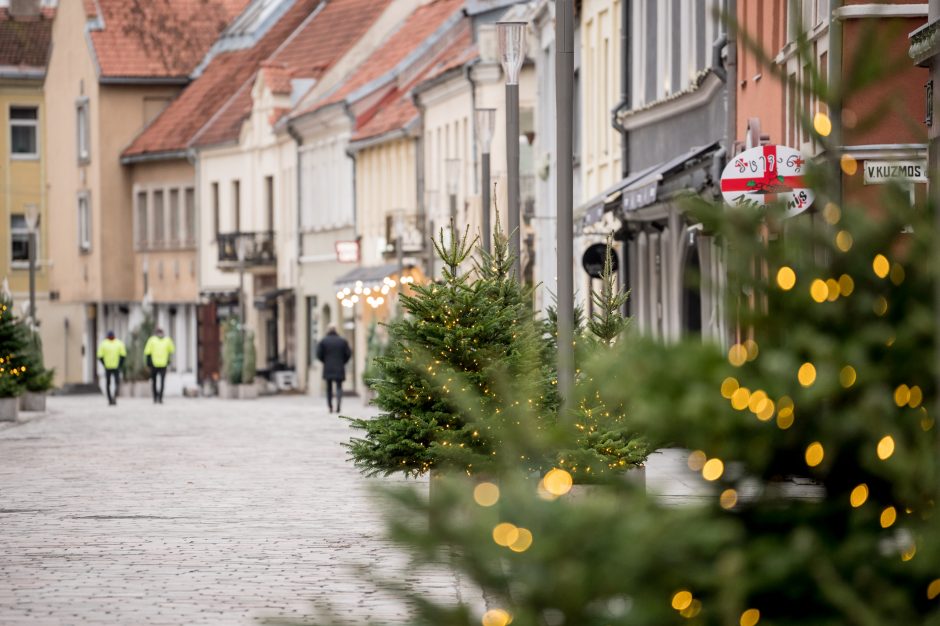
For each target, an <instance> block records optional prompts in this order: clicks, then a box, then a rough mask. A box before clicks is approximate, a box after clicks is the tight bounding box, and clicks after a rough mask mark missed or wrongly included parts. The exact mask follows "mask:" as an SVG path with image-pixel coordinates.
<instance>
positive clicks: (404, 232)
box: [385, 211, 425, 259]
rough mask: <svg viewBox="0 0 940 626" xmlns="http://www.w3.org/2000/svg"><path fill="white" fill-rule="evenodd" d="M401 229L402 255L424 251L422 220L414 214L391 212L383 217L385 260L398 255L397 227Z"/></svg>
mask: <svg viewBox="0 0 940 626" xmlns="http://www.w3.org/2000/svg"><path fill="white" fill-rule="evenodd" d="M399 224H400V228H401V241H402V246H401V249H402V254H403V255H408V254H421V253H422V252H424V250H425V227H424V220H419V219H418V216H417V215H415V214H414V213H403V212H401V211H392V212H390V213H387V214H386V215H385V241H386V244H385V258H387V259H388V258H394V257H395V256H397V254H398V249H397V247H396V246H397V243H398V227H397V226H398V225H399Z"/></svg>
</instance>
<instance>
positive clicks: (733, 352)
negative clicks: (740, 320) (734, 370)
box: [728, 343, 747, 367]
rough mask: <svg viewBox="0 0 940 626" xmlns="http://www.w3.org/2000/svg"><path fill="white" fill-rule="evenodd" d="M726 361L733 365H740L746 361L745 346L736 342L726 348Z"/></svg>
mask: <svg viewBox="0 0 940 626" xmlns="http://www.w3.org/2000/svg"><path fill="white" fill-rule="evenodd" d="M728 362H729V363H731V365H733V366H735V367H741V366H742V365H744V363H745V362H747V348H746V347H744V344H740V343H736V344H734V345H733V346H731V348H729V349H728Z"/></svg>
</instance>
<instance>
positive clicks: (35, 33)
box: [0, 9, 55, 70]
mask: <svg viewBox="0 0 940 626" xmlns="http://www.w3.org/2000/svg"><path fill="white" fill-rule="evenodd" d="M54 16H55V12H54V11H49V10H44V11H43V12H42V13H41V14H40V15H39V16H38V17H35V18H31V19H17V20H14V19H13V18H12V17H10V14H9V12H8V11H7V9H0V65H6V66H13V67H15V68H18V69H23V70H26V69H29V70H36V69H39V68H42V69H43V70H45V68H46V64H47V63H48V62H49V49H50V48H49V44H50V43H51V42H52V20H53V17H54Z"/></svg>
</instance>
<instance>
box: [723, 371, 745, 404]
mask: <svg viewBox="0 0 940 626" xmlns="http://www.w3.org/2000/svg"><path fill="white" fill-rule="evenodd" d="M740 386H741V385H740V384H739V383H738V379H737V378H734V377H732V376H729V377H728V378H726V379H724V380H723V381H721V397H722V398H724V399H726V400H730V399H731V396H732V395H734V392H735V391H737V390H738V387H740Z"/></svg>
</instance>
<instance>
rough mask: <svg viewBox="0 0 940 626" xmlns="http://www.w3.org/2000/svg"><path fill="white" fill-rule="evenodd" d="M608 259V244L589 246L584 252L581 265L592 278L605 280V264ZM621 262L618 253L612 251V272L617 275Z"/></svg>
mask: <svg viewBox="0 0 940 626" xmlns="http://www.w3.org/2000/svg"><path fill="white" fill-rule="evenodd" d="M606 258H607V244H606V243H595V244H594V245H592V246H588V249H587V250H585V251H584V256H583V257H582V258H581V264H582V265H583V266H584V271H585V272H587V273H588V276H590V277H591V278H603V276H604V262H605V260H606ZM619 265H620V263H619V260H618V259H617V251H616V250H614V249H611V250H610V271H611V272H613V273H614V274H616V273H617V269H618V268H619Z"/></svg>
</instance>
